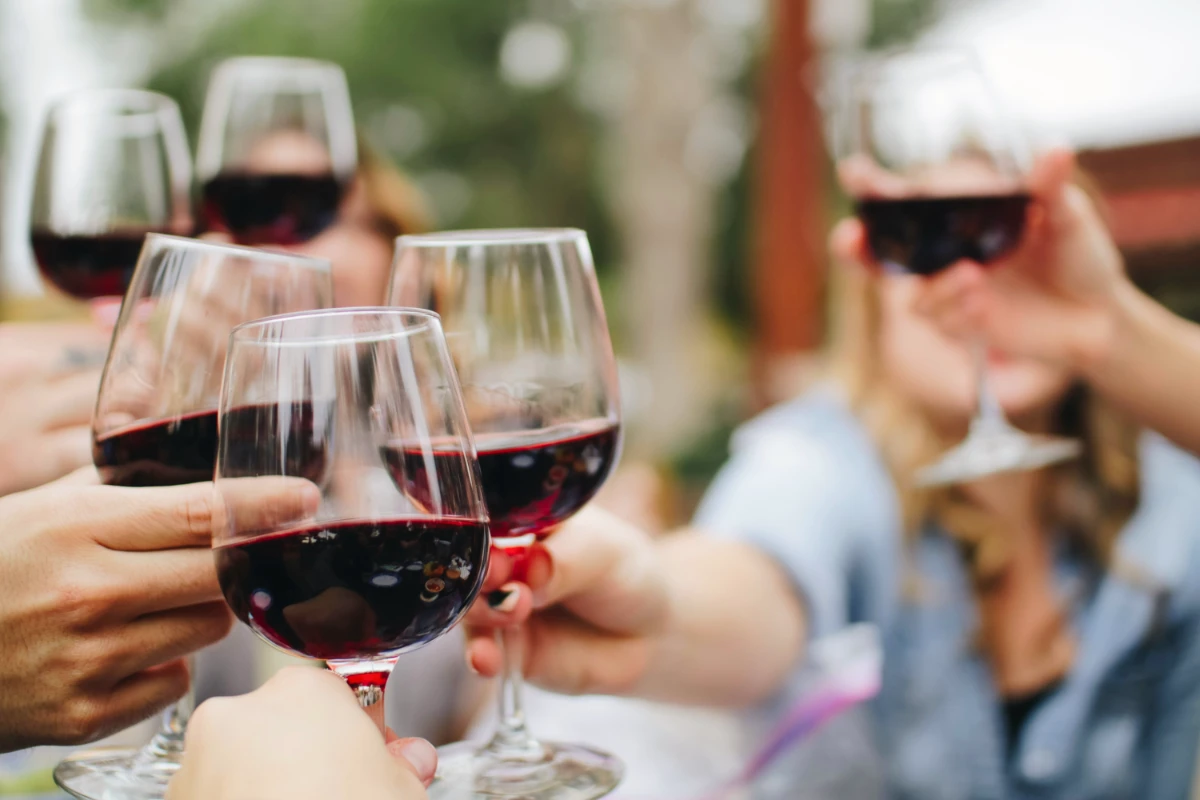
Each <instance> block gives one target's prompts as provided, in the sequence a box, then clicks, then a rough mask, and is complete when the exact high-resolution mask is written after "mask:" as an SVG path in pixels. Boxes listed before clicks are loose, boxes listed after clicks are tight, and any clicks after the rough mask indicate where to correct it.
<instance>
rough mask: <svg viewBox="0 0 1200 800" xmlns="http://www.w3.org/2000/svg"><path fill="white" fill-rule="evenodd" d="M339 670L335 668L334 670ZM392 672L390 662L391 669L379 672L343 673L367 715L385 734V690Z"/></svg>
mask: <svg viewBox="0 0 1200 800" xmlns="http://www.w3.org/2000/svg"><path fill="white" fill-rule="evenodd" d="M393 663H394V662H393ZM337 671H338V670H336V669H334V672H337ZM390 674H391V669H390V664H389V669H386V670H380V671H378V672H357V673H350V674H347V675H342V678H343V679H344V680H345V681H346V683H348V684H350V688H351V689H353V690H354V696H355V697H357V698H358V704H359V705H360V706H362V710H363V711H365V712H367V716H368V717H370V718H371V721H372V722H374V723H375V726H376V727H377V728H379V732H380V733H382V734H385V735H386V732H387V726H386V722H385V721H384V708H385V706H384V703H383V690H384V689H385V688H386V687H387V679H388V676H389V675H390Z"/></svg>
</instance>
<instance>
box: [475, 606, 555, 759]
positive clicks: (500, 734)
mask: <svg viewBox="0 0 1200 800" xmlns="http://www.w3.org/2000/svg"><path fill="white" fill-rule="evenodd" d="M496 636H497V640H498V641H499V644H500V652H501V654H502V655H503V657H504V671H503V672H502V673H501V675H500V698H499V700H500V724H499V726H498V727H497V729H496V733H495V734H494V735H493V736H492V738H491V741H489V742H488V744H487V748H486V749H487V750H488V751H489V752H491V753H492V754H494V755H496V756H498V757H499V758H501V759H503V760H506V761H526V760H533V761H536V760H539V759H541V758H542V757H543V755H544V751H543V749H542V746H541V744H540V743H539V742H538V741H537V739H535V738H533V735H532V734H531V733H530V732H529V729H528V728H527V727H526V726H525V707H524V704H523V694H524V689H525V679H524V675H523V665H522V663H521V658H522V655H523V654H524V652H525V646H524V636H525V632H524V629H523V628H521V627H520V626H519V625H513V626H510V627H507V628H502V629H500V630H499V631H497V634H496Z"/></svg>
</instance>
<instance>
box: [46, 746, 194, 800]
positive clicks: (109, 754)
mask: <svg viewBox="0 0 1200 800" xmlns="http://www.w3.org/2000/svg"><path fill="white" fill-rule="evenodd" d="M178 769H179V762H178V761H177V760H174V759H171V758H147V757H146V754H145V752H144V751H143V750H139V749H136V748H96V749H93V750H85V751H82V752H79V753H74V754H72V755H71V756H69V757H67V758H66V759H64V760H63V761H62V762H61V763H60V764H59V765H58V766H57V767H55V768H54V782H55V783H57V784H58V785H59V788H61V789H62V790H63V791H64V792H66V793H67V794H70V795H72V796H73V797H78V798H80V800H162V798H164V797H165V796H166V794H167V784H168V783H169V782H170V780H171V778H172V776H174V775H175V772H176V770H178Z"/></svg>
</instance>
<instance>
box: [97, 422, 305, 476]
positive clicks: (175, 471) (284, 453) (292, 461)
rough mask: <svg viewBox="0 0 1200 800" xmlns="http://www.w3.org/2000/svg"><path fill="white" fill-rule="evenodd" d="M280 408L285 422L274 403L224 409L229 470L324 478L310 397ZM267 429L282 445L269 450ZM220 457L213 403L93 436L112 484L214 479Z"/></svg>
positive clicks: (229, 472) (99, 461)
mask: <svg viewBox="0 0 1200 800" xmlns="http://www.w3.org/2000/svg"><path fill="white" fill-rule="evenodd" d="M282 408H283V414H282V418H283V419H284V420H285V424H284V425H282V426H281V425H280V424H279V420H280V418H281V414H280V410H281V407H280V406H276V405H263V406H244V407H242V408H235V409H231V410H229V411H227V412H225V420H224V424H225V428H226V437H225V464H224V475H225V477H231V478H232V477H253V476H257V475H292V476H296V477H302V478H307V479H309V480H312V481H314V482H319V481H320V479H321V477H322V476H323V474H324V471H325V462H326V458H325V454H326V450H325V443H324V442H323V441H321V440H320V439H317V438H315V437H314V436H313V407H312V404H311V403H297V404H295V405H294V406H291V405H289V406H283V407H282ZM281 432H282V435H281ZM268 433H270V434H271V435H273V436H276V437H277V438H278V439H279V440H280V442H281V446H280V447H279V448H274V449H272V450H271V451H270V452H269V453H266V454H264V451H263V450H262V448H260V447H259V442H260V438H261V437H263V436H266V435H267V434H268ZM216 460H217V412H216V411H199V412H196V413H193V414H185V415H182V416H179V417H172V418H170V419H164V420H155V421H153V422H142V423H138V424H136V425H130V426H128V427H125V428H120V429H118V430H115V431H112V432H110V433H106V434H105V435H104V436H102V437H99V438H97V439H96V440H95V442H94V443H93V444H92V461H93V462H94V463H95V465H96V468H97V469H98V470H99V471H100V478H101V480H103V481H104V482H105V483H107V484H110V485H115V486H175V485H178V484H182V483H198V482H200V481H211V480H212V479H213V471H214V469H215V466H216ZM268 460H270V463H268Z"/></svg>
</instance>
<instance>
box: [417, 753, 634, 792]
mask: <svg viewBox="0 0 1200 800" xmlns="http://www.w3.org/2000/svg"><path fill="white" fill-rule="evenodd" d="M541 749H542V752H543V755H542V757H541V758H538V759H537V760H533V761H524V760H522V761H504V760H501V759H499V758H496V757H495V756H493V755H491V754H490V753H489V752H488V751H487V750H486V749H485V748H484V747H483V746H482V745H480V744H479V743H477V742H456V743H454V744H451V745H446V746H444V747H439V748H438V771H437V778H436V779H435V780H434V782H433V784H432V785H431V786H430V787H429V798H430V800H494V798H505V800H594V798H597V797H603V796H604V795H606V794H608V793H609V792H611V791H612V790H613V789H615V788H616V787H617V784H619V783H620V782H621V777H622V776H623V775H624V774H625V766H624V764H622V763H621V761H620V760H619V759H617V758H616V757H615V756H612V755H609V754H608V753H605V752H602V751H600V750H593V749H592V748H590V747H583V746H582V745H577V744H564V743H560V742H541Z"/></svg>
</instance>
